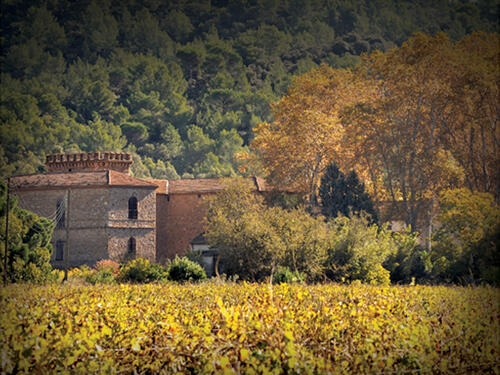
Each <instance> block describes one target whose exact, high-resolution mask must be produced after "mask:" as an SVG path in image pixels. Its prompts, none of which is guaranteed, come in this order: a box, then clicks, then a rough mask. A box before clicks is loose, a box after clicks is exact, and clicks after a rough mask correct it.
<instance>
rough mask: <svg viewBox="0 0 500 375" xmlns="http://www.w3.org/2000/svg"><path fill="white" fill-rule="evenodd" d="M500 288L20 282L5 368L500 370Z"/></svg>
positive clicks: (11, 290)
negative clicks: (40, 284)
mask: <svg viewBox="0 0 500 375" xmlns="http://www.w3.org/2000/svg"><path fill="white" fill-rule="evenodd" d="M498 301H499V290H498V289H495V288H489V287H480V288H462V287H443V286H438V287H436V286H434V287H430V286H406V287H375V286H369V285H355V284H353V285H349V286H346V285H338V284H337V285H336V284H329V285H314V286H309V285H307V286H304V285H291V284H281V285H274V286H273V287H272V288H271V287H269V285H265V284H248V283H239V284H234V283H219V282H217V283H199V284H192V283H188V284H174V283H169V284H163V285H154V284H149V285H112V286H106V285H99V286H98V287H82V286H63V287H61V286H49V287H34V288H25V287H23V286H18V285H10V286H9V287H7V288H2V289H1V290H0V306H2V309H0V356H1V358H2V361H0V372H2V373H6V374H12V373H26V374H46V373H72V374H73V373H74V374H96V373H99V374H101V373H118V372H120V373H127V374H128V373H137V374H151V373H166V374H170V373H175V374H232V373H241V374H327V375H328V374H332V375H333V374H339V375H340V374H379V373H380V374H406V373H421V374H443V375H444V374H497V373H498V372H499V371H500V365H499V363H498V353H499V352H500V344H499V341H498V316H499V314H500V306H499V304H498Z"/></svg>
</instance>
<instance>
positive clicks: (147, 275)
mask: <svg viewBox="0 0 500 375" xmlns="http://www.w3.org/2000/svg"><path fill="white" fill-rule="evenodd" d="M166 278H167V271H166V270H165V268H164V267H163V266H162V265H161V264H158V263H152V262H150V261H149V260H147V259H144V258H137V259H134V260H131V261H130V262H127V263H126V264H125V265H123V266H122V268H121V269H120V273H119V274H118V277H117V280H118V281H125V282H132V283H150V282H153V281H159V280H165V279H166Z"/></svg>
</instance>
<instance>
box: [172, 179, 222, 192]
mask: <svg viewBox="0 0 500 375" xmlns="http://www.w3.org/2000/svg"><path fill="white" fill-rule="evenodd" d="M225 186H226V185H225V182H224V180H223V179H220V178H199V179H197V178H196V179H185V180H171V181H169V186H168V193H169V194H182V193H213V192H217V191H221V190H223V189H224V188H225Z"/></svg>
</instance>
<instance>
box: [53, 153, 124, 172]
mask: <svg viewBox="0 0 500 375" xmlns="http://www.w3.org/2000/svg"><path fill="white" fill-rule="evenodd" d="M45 165H46V166H47V171H48V172H77V171H101V170H105V169H112V170H115V171H118V172H123V173H127V174H128V173H129V169H130V165H132V157H131V155H130V154H127V153H123V152H99V151H97V152H81V153H75V154H52V155H47V158H46V161H45Z"/></svg>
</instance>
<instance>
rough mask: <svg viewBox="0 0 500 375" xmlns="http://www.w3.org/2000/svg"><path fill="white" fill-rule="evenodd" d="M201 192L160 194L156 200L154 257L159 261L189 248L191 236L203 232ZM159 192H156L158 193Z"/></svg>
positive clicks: (203, 213)
mask: <svg viewBox="0 0 500 375" xmlns="http://www.w3.org/2000/svg"><path fill="white" fill-rule="evenodd" d="M207 195H210V194H209V193H203V194H196V193H193V194H170V195H169V196H168V197H167V196H162V197H161V198H160V200H159V201H158V202H159V207H158V209H159V216H161V218H160V220H157V227H156V230H157V232H158V235H157V238H158V248H157V260H158V261H159V262H161V263H163V262H165V260H166V259H172V258H174V257H175V255H183V254H185V253H186V252H187V251H188V250H189V249H190V242H191V240H192V239H193V238H195V237H196V236H198V235H199V234H200V233H202V232H203V230H204V226H203V218H204V216H205V212H206V210H205V208H204V207H203V197H205V196H207ZM159 196H160V195H159Z"/></svg>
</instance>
